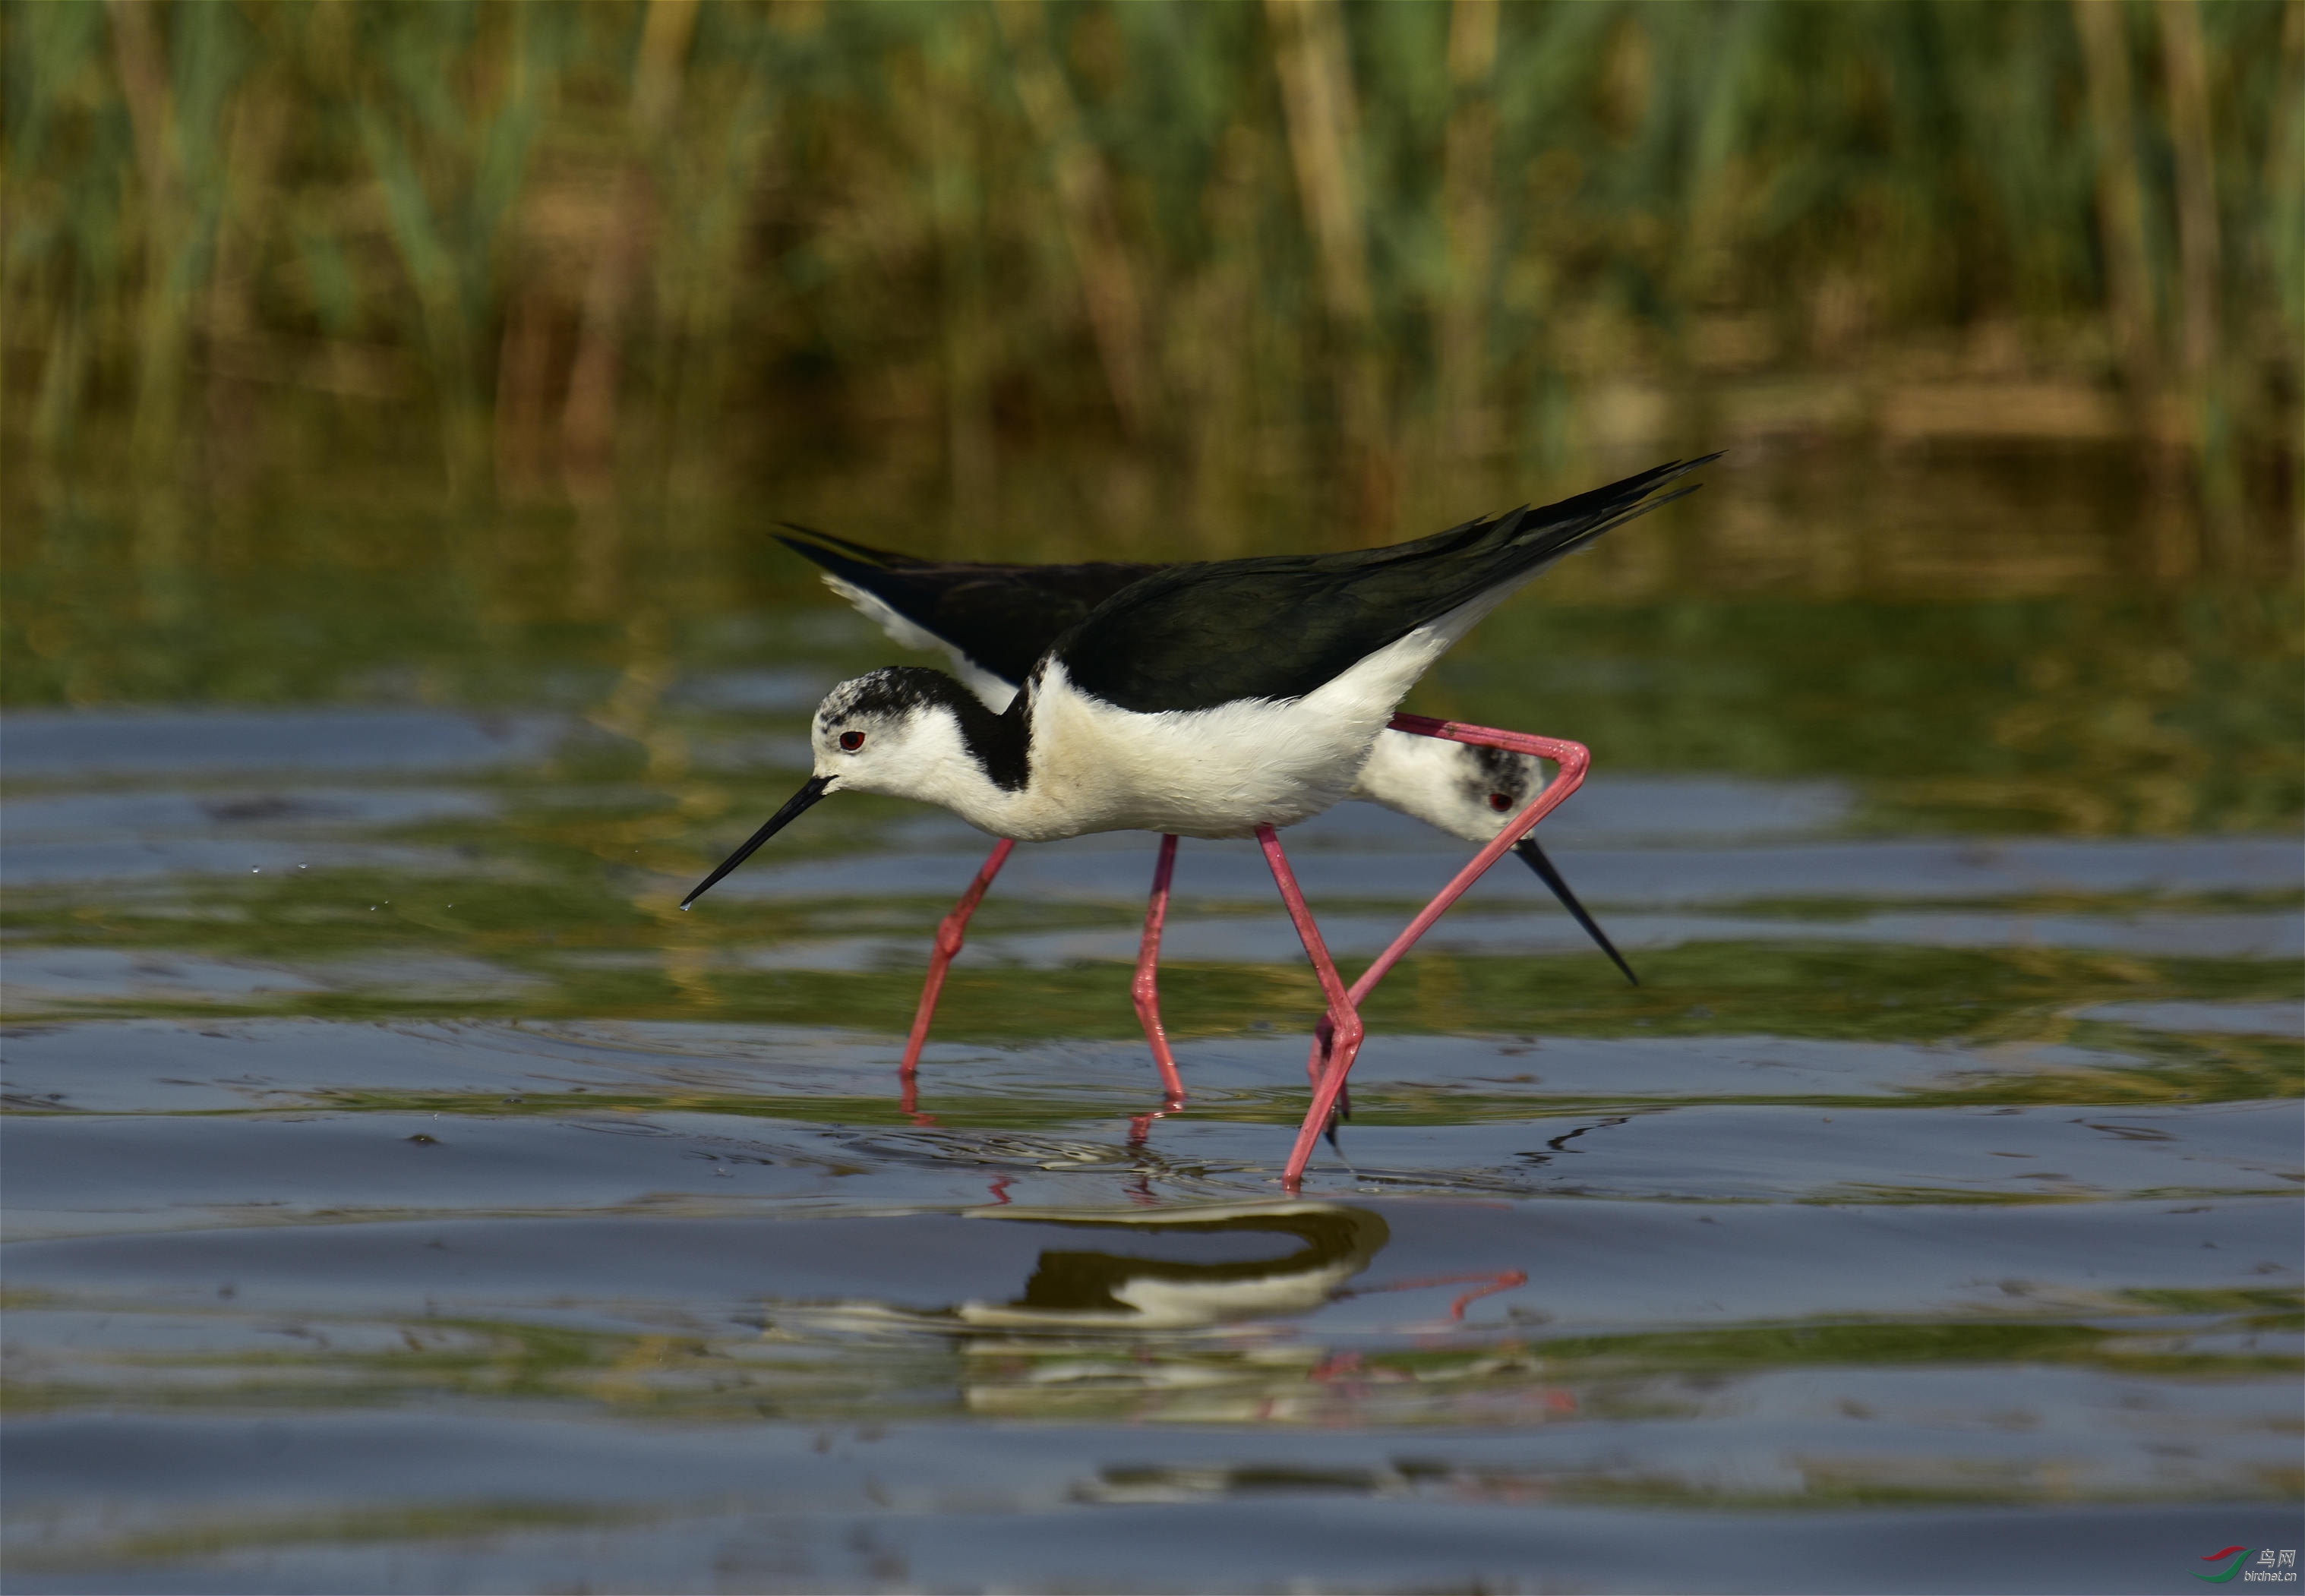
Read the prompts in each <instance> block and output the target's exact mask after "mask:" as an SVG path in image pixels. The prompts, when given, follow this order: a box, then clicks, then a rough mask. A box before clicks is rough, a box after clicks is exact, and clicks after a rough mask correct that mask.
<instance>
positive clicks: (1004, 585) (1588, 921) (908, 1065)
mask: <svg viewBox="0 0 2305 1596" xmlns="http://www.w3.org/2000/svg"><path fill="white" fill-rule="evenodd" d="M789 532H790V534H791V535H779V537H778V541H779V542H781V543H783V544H785V545H786V546H787V548H791V549H793V550H794V551H795V552H796V553H798V554H801V555H804V556H806V557H807V558H809V559H810V560H812V561H813V562H815V564H816V565H818V566H819V567H820V568H821V571H822V573H823V579H824V583H825V585H826V586H827V587H829V588H830V589H831V590H833V591H834V592H836V593H838V594H839V595H840V596H841V597H842V598H844V599H847V600H848V601H849V603H851V604H853V605H855V607H856V608H857V609H858V610H859V611H861V612H862V613H863V615H865V616H867V617H868V618H869V619H871V620H872V621H874V622H877V623H878V624H880V628H881V630H882V631H884V632H887V633H888V635H889V638H890V639H891V640H892V641H895V642H897V643H898V644H900V645H902V646H904V647H906V648H908V649H925V650H935V649H942V650H943V651H944V653H945V654H946V655H947V656H948V658H950V659H951V661H952V666H953V674H954V675H957V676H958V677H959V678H960V680H961V681H962V683H965V685H966V686H967V687H968V689H969V691H971V692H974V693H975V694H976V696H977V697H978V698H980V699H982V700H984V703H985V707H986V708H988V709H991V710H993V711H994V712H995V713H999V712H1000V711H1003V710H1005V709H1008V704H1009V701H1010V700H1013V699H1014V698H1015V697H1016V690H1017V688H1018V686H1019V684H1020V683H1022V682H1023V680H1024V676H1025V672H1026V671H1028V670H1030V669H1031V668H1032V666H1033V661H1035V660H1036V659H1038V658H1040V656H1041V654H1042V651H1043V650H1045V649H1047V648H1048V646H1049V645H1050V643H1052V642H1054V641H1056V640H1057V639H1058V638H1059V636H1061V635H1062V634H1063V633H1064V632H1065V631H1066V630H1067V628H1069V627H1072V626H1075V625H1077V624H1079V623H1080V622H1081V621H1083V620H1084V619H1086V618H1087V616H1088V614H1089V612H1090V611H1091V610H1093V609H1094V608H1095V607H1097V606H1098V605H1099V604H1101V603H1102V602H1103V601H1104V600H1105V599H1110V597H1112V596H1113V595H1114V594H1115V593H1118V591H1120V590H1121V589H1123V588H1125V587H1127V586H1128V585H1129V584H1130V583H1132V582H1139V581H1142V580H1143V579H1144V578H1145V577H1147V576H1150V575H1152V574H1153V573H1156V572H1158V571H1160V570H1162V569H1164V567H1162V566H1158V565H1130V564H1124V563H1120V562H1115V561H1100V562H1096V563H1093V564H1088V565H987V564H979V563H974V562H963V561H931V560H923V559H920V558H918V557H916V556H912V555H908V554H903V553H898V552H897V551H894V550H890V549H882V548H872V547H870V546H869V545H866V544H862V543H855V542H852V541H850V540H849V539H846V538H836V537H834V536H832V535H831V534H830V533H829V532H819V531H812V530H811V529H809V528H805V527H797V526H795V527H790V528H789ZM1543 786H1544V769H1543V767H1542V766H1541V765H1540V764H1539V762H1538V761H1537V760H1535V758H1533V757H1532V756H1529V755H1527V754H1521V753H1514V752H1511V751H1508V750H1505V749H1501V748H1494V747H1491V746H1488V745H1486V744H1478V743H1453V742H1449V741H1446V740H1444V739H1440V738H1434V737H1420V736H1416V735H1413V734H1409V733H1406V732H1396V731H1391V730H1387V731H1382V732H1379V733H1378V734H1377V737H1376V742H1375V743H1374V746H1373V747H1372V748H1371V749H1370V751H1369V758H1368V762H1367V763H1366V764H1365V765H1364V766H1362V767H1361V773H1360V777H1359V779H1358V780H1357V781H1356V782H1355V783H1354V785H1353V790H1352V794H1351V796H1353V797H1354V798H1357V799H1360V800H1363V801H1365V802H1371V803H1379V804H1382V805H1383V806H1385V807H1386V808H1388V809H1393V810H1398V811H1400V812H1401V813H1403V814H1407V815H1409V816H1412V817H1414V818H1415V819H1420V820H1423V821H1425V823H1426V824H1428V825H1431V826H1434V827H1437V828H1439V829H1441V830H1442V831H1445V832H1447V833H1449V834H1450V836H1457V837H1461V838H1463V839H1464V840H1465V841H1467V842H1470V843H1485V842H1487V841H1488V840H1489V839H1490V838H1492V837H1493V836H1496V835H1497V833H1498V832H1500V831H1501V830H1502V829H1503V828H1504V826H1505V823H1506V821H1507V819H1509V818H1510V817H1511V816H1513V815H1515V814H1518V812H1519V811H1521V810H1523V809H1525V808H1527V805H1528V802H1529V801H1530V800H1531V799H1533V798H1534V797H1535V795H1536V794H1537V793H1538V791H1539V790H1541V789H1542V788H1543ZM1013 846H1014V844H1013V843H1011V842H1010V841H1009V840H1008V839H1007V838H1005V837H1004V838H1003V839H1001V841H999V843H996V844H995V845H993V850H992V853H991V856H990V857H988V858H987V859H986V860H985V862H984V865H983V868H982V870H979V871H978V872H977V876H976V879H975V880H974V881H973V882H971V883H970V885H969V887H968V890H967V891H966V892H965V894H964V895H963V896H962V897H961V900H960V902H959V903H958V904H955V905H954V907H953V910H952V912H951V913H948V914H947V915H946V916H945V918H944V920H943V921H941V922H940V924H939V926H938V928H937V935H936V940H935V943H934V944H933V947H932V948H931V953H930V955H929V972H928V976H927V979H926V980H925V981H923V983H922V987H921V1000H920V1004H919V1006H918V1008H917V1009H916V1011H915V1013H914V1017H913V1028H912V1031H911V1034H910V1035H909V1036H907V1037H906V1042H905V1054H904V1059H903V1062H902V1065H901V1066H900V1069H901V1074H902V1075H903V1078H904V1079H905V1080H906V1081H907V1082H909V1081H910V1080H911V1079H912V1078H913V1072H914V1069H915V1068H916V1067H917V1066H918V1064H919V1061H920V1056H921V1050H922V1048H923V1046H924V1045H925V1044H926V1042H927V1040H928V1032H929V1025H930V1023H931V1020H932V1018H933V1016H934V1014H935V1012H936V1005H937V999H938V997H939V995H940V993H941V992H942V990H943V988H944V980H945V972H946V970H947V968H948V966H949V965H950V964H951V962H952V960H953V958H954V957H955V955H957V954H958V953H959V951H960V948H961V947H962V944H963V943H964V941H965V938H966V935H967V927H968V921H969V919H970V917H971V915H973V914H974V913H975V910H976V907H977V905H978V904H980V903H981V902H982V900H983V897H984V894H985V890H986V889H987V888H988V887H990V886H991V882H992V879H993V878H994V877H995V876H996V875H998V874H999V870H1000V867H1001V866H1002V865H1003V864H1004V863H1006V862H1007V861H1008V853H1009V850H1010V849H1011V848H1012V847H1013ZM1176 852H1177V839H1176V838H1175V837H1174V836H1163V837H1162V838H1161V847H1160V852H1159V854H1158V857H1157V859H1156V861H1155V863H1154V866H1153V875H1152V896H1151V898H1150V900H1149V902H1148V903H1147V904H1146V908H1145V919H1144V936H1143V938H1142V940H1141V941H1140V943H1139V945H1138V952H1137V966H1136V974H1135V981H1133V983H1132V985H1131V991H1132V995H1133V997H1134V998H1135V1006H1136V1014H1137V1019H1138V1022H1139V1023H1140V1024H1142V1026H1143V1027H1144V1037H1145V1040H1146V1042H1147V1043H1148V1044H1149V1045H1150V1046H1151V1048H1152V1062H1153V1065H1154V1067H1155V1068H1157V1069H1158V1070H1159V1071H1160V1073H1161V1083H1162V1085H1163V1087H1164V1088H1165V1089H1166V1090H1167V1091H1168V1092H1169V1094H1170V1098H1171V1099H1172V1100H1173V1099H1177V1098H1178V1097H1180V1096H1181V1094H1182V1092H1183V1090H1184V1086H1183V1082H1182V1079H1181V1077H1180V1076H1179V1075H1178V1071H1177V1067H1176V1060H1175V1058H1174V1057H1173V1055H1172V1054H1171V1052H1170V1048H1169V1040H1168V1034H1167V1031H1166V1030H1165V1028H1164V1027H1163V1026H1162V1024H1161V1008H1160V987H1159V976H1158V962H1159V957H1160V947H1161V925H1162V922H1163V921H1164V920H1165V918H1166V915H1167V910H1168V897H1169V883H1170V878H1171V875H1172V873H1173V870H1174V868H1175V861H1176ZM1513 852H1514V853H1517V854H1518V855H1519V856H1520V857H1521V859H1522V861H1523V862H1526V863H1527V865H1528V867H1529V869H1530V870H1533V871H1534V872H1535V874H1536V876H1537V878H1538V879H1540V880H1542V881H1543V882H1544V884H1545V885H1546V886H1547V887H1550V888H1552V893H1553V896H1555V897H1557V898H1559V899H1560V900H1561V906H1562V907H1563V908H1565V909H1567V910H1568V911H1569V914H1570V915H1571V916H1572V917H1574V918H1575V920H1576V921H1577V923H1578V925H1580V926H1582V927H1583V928H1584V929H1585V931H1586V934H1587V935H1588V936H1590V937H1591V938H1593V940H1594V941H1595V943H1597V944H1599V946H1600V947H1601V950H1602V952H1603V953H1605V954H1607V955H1609V957H1610V959H1611V960H1612V962H1613V963H1614V964H1616V966H1617V968H1618V969H1619V970H1620V971H1622V972H1624V976H1625V979H1626V980H1627V981H1632V982H1633V983H1634V984H1635V985H1638V984H1639V978H1638V977H1637V976H1636V975H1635V974H1634V973H1633V971H1632V966H1631V965H1629V964H1627V963H1626V962H1625V959H1624V955H1621V954H1620V953H1619V952H1618V951H1617V949H1616V946H1615V945H1614V944H1613V943H1612V942H1611V941H1610V940H1609V938H1608V935H1607V933H1606V932H1604V931H1603V930H1601V928H1600V926H1599V925H1598V924H1597V923H1595V921H1594V919H1593V917H1592V915H1591V914H1589V913H1586V908H1585V905H1584V904H1581V903H1579V902H1578V898H1577V895H1576V893H1575V892H1573V891H1572V890H1570V888H1569V883H1568V882H1567V881H1566V880H1564V879H1562V878H1561V872H1560V871H1559V870H1556V869H1555V868H1554V867H1553V863H1552V860H1550V859H1548V858H1547V857H1546V856H1545V853H1544V849H1543V848H1542V847H1541V846H1539V845H1538V843H1537V840H1536V838H1535V836H1533V835H1532V836H1524V837H1522V838H1521V839H1520V840H1519V841H1518V842H1517V843H1515V844H1514V845H1513Z"/></svg>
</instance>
